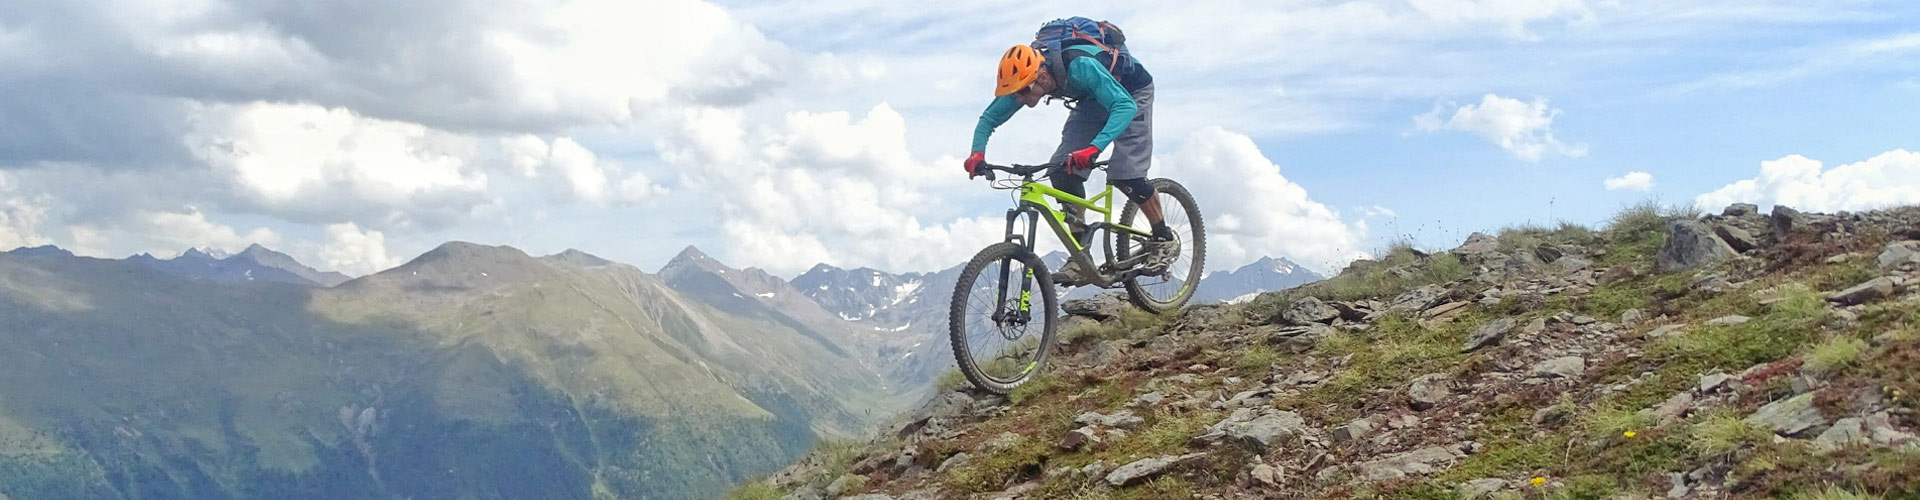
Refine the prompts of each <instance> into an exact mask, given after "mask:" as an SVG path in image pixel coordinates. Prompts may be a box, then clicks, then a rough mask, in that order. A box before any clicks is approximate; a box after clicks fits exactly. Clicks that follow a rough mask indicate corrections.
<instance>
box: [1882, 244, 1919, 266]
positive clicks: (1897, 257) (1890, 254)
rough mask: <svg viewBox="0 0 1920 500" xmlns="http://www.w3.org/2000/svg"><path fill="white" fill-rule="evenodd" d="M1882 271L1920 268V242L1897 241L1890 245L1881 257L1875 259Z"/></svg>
mask: <svg viewBox="0 0 1920 500" xmlns="http://www.w3.org/2000/svg"><path fill="white" fill-rule="evenodd" d="M1873 262H1874V264H1878V265H1879V266H1880V269H1884V270H1888V271H1895V270H1900V269H1905V268H1909V267H1915V266H1920V241H1896V242H1893V243H1888V244H1887V248H1886V249H1885V250H1881V251H1880V256H1879V257H1878V258H1875V259H1873Z"/></svg>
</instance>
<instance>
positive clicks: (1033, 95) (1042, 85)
mask: <svg viewBox="0 0 1920 500" xmlns="http://www.w3.org/2000/svg"><path fill="white" fill-rule="evenodd" d="M1034 76H1035V77H1034V79H1033V83H1031V84H1028V85H1027V87H1026V88H1023V89H1020V91H1019V92H1015V93H1014V94H1013V96H1014V98H1016V99H1019V100H1020V104H1024V105H1026V106H1027V107H1029V108H1031V107H1034V106H1038V105H1040V98H1042V97H1046V96H1047V93H1048V92H1053V77H1051V76H1048V75H1047V72H1045V71H1041V72H1040V74H1038V75H1034Z"/></svg>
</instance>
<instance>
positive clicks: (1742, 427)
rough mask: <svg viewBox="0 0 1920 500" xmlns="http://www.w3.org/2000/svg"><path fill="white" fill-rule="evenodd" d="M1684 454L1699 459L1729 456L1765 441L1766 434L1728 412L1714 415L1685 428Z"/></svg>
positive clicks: (1719, 412) (1718, 412)
mask: <svg viewBox="0 0 1920 500" xmlns="http://www.w3.org/2000/svg"><path fill="white" fill-rule="evenodd" d="M1687 437H1688V440H1687V450H1688V451H1691V452H1693V453H1694V456H1697V457H1700V458H1717V457H1723V456H1726V455H1729V454H1732V453H1733V452H1735V451H1739V450H1740V449H1741V448H1743V447H1746V446H1748V445H1751V444H1755V443H1760V442H1762V440H1764V439H1766V437H1767V431H1766V429H1762V428H1760V427H1759V426H1756V425H1753V424H1750V423H1747V421H1746V420H1743V419H1741V418H1740V417H1738V416H1736V415H1734V414H1733V413H1731V412H1728V411H1716V412H1713V413H1710V414H1708V415H1706V416H1705V417H1704V418H1702V419H1701V420H1700V421H1699V422H1696V423H1694V424H1693V425H1692V426H1691V427H1688V428H1687Z"/></svg>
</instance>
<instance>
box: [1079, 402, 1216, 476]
mask: <svg viewBox="0 0 1920 500" xmlns="http://www.w3.org/2000/svg"><path fill="white" fill-rule="evenodd" d="M1221 418H1224V415H1223V414H1221V413H1220V412H1217V411H1213V410H1175V409H1161V410H1157V411H1155V412H1154V413H1153V415H1152V417H1151V418H1150V419H1149V420H1148V425H1146V426H1144V427H1139V428H1136V429H1135V431H1136V432H1135V433H1134V434H1133V435H1131V436H1128V437H1127V438H1126V439H1121V440H1118V442H1114V443H1111V446H1109V447H1108V448H1107V449H1106V450H1104V451H1101V452H1100V453H1098V454H1097V458H1099V459H1102V460H1106V461H1107V464H1108V468H1109V470H1111V469H1112V468H1113V467H1118V466H1120V465H1124V464H1126V463H1127V462H1131V461H1134V460H1139V459H1142V458H1148V457H1156V456H1160V455H1179V454H1183V453H1186V452H1187V450H1188V449H1189V446H1188V444H1189V443H1190V442H1191V441H1192V440H1193V437H1194V436H1196V435H1199V434H1200V431H1201V430H1202V429H1205V428H1207V426H1209V425H1213V424H1214V423H1216V422H1219V421H1220V419H1221Z"/></svg>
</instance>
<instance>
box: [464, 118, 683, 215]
mask: <svg viewBox="0 0 1920 500" xmlns="http://www.w3.org/2000/svg"><path fill="white" fill-rule="evenodd" d="M500 144H501V147H502V148H504V149H505V150H506V151H507V155H508V156H509V157H510V160H509V161H510V162H511V163H512V164H513V167H514V171H515V172H517V173H518V174H519V175H520V176H522V177H526V178H529V179H540V178H542V177H543V174H547V173H549V172H551V173H552V174H554V175H552V176H546V177H547V178H549V179H552V180H553V181H554V182H550V183H548V192H549V196H550V197H552V198H553V199H556V200H560V201H568V202H579V203H584V204H587V205H589V206H595V207H606V206H609V205H610V203H611V202H619V203H622V204H634V203H639V202H643V201H646V200H648V199H650V198H652V197H654V196H657V195H661V194H666V192H667V190H666V188H664V187H661V186H660V185H658V184H655V183H654V182H653V181H652V180H651V179H650V178H648V177H647V175H646V173H644V172H640V171H638V170H634V171H631V172H629V171H626V169H625V168H623V167H621V166H620V165H618V164H616V163H613V162H610V161H608V160H606V159H603V158H600V157H599V155H597V154H594V152H593V151H591V150H588V149H587V148H586V147H584V146H581V145H580V143H578V142H574V140H573V139H570V138H566V137H561V138H558V139H554V140H553V141H552V143H551V144H549V143H548V142H547V141H544V140H541V139H540V138H538V137H534V136H532V135H522V136H518V137H514V138H510V139H503V140H501V141H500ZM615 178H618V179H619V180H618V182H617V183H616V182H615V181H614V180H613V179H615Z"/></svg>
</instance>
